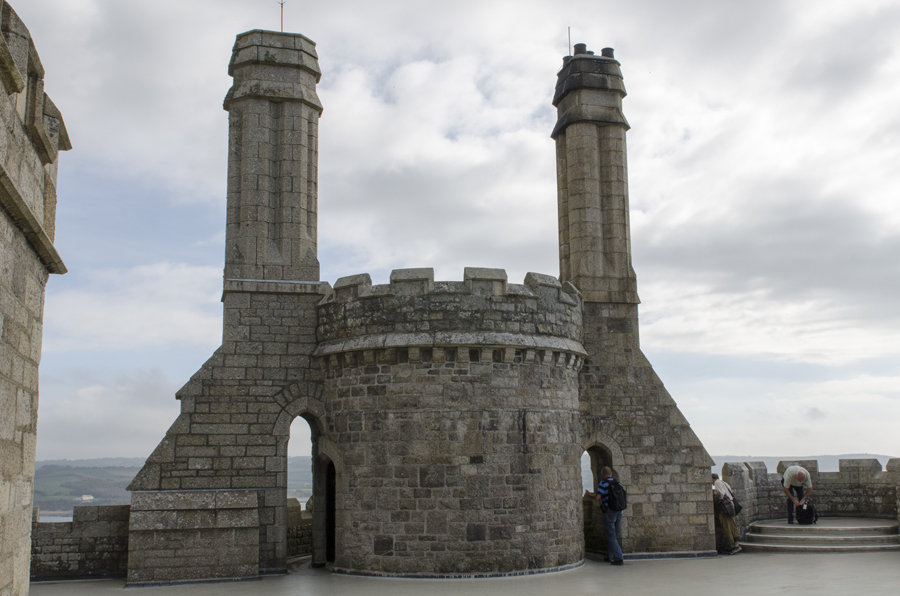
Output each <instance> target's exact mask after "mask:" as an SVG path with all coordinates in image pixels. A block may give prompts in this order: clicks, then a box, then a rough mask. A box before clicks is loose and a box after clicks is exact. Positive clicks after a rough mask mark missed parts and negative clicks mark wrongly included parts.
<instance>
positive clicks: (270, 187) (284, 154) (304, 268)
mask: <svg viewBox="0 0 900 596" xmlns="http://www.w3.org/2000/svg"><path fill="white" fill-rule="evenodd" d="M261 36H262V33H253V34H250V35H243V36H240V37H239V38H238V40H237V42H236V44H235V47H234V52H233V54H232V57H231V64H230V65H229V67H228V74H229V75H231V76H232V77H234V85H233V86H232V88H231V90H230V91H229V92H228V95H227V96H226V98H225V109H226V110H228V122H229V138H228V149H229V150H228V212H227V213H228V215H227V223H226V227H225V279H264V280H296V281H319V260H318V258H317V256H316V254H317V251H316V214H317V212H318V188H317V183H316V176H317V165H318V150H319V149H318V137H319V116H320V115H321V113H322V104H321V103H319V97H318V95H316V84H317V83H318V82H319V78H320V77H321V73H320V71H319V64H318V60H317V58H316V54H315V47H314V45H313V44H312V43H311V42H309V41H307V42H306V43H301V44H300V45H299V47H294V43H293V38H292V37H291V36H283V38H280V39H279V40H275V38H272V39H273V41H271V43H270V45H262V43H261V41H260V40H261ZM299 39H305V38H299Z"/></svg>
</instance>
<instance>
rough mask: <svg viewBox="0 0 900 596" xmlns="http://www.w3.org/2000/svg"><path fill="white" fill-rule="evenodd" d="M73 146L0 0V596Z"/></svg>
mask: <svg viewBox="0 0 900 596" xmlns="http://www.w3.org/2000/svg"><path fill="white" fill-rule="evenodd" d="M71 148H72V146H71V145H70V143H69V136H68V133H67V132H66V126H65V124H64V123H63V118H62V115H61V114H60V112H59V110H58V109H57V108H56V106H55V105H54V104H53V102H52V101H50V98H49V97H48V96H47V94H46V93H44V67H43V65H42V64H41V60H40V58H39V57H38V53H37V50H36V49H35V46H34V42H33V41H32V39H31V34H30V33H29V32H28V28H27V27H26V26H25V24H24V23H23V22H22V20H21V19H19V17H18V15H17V14H16V12H15V11H14V10H13V9H12V7H11V6H10V5H9V3H7V2H2V1H0V321H2V322H3V323H2V333H0V362H3V365H2V366H0V594H4V595H6V594H9V595H11V596H25V595H26V594H28V578H29V573H28V571H29V561H30V559H31V521H32V493H33V492H34V457H35V445H36V442H37V435H36V433H37V418H38V415H37V414H38V366H39V365H40V362H41V335H42V332H43V331H42V330H43V323H42V321H43V318H44V290H45V288H46V286H47V281H48V279H49V274H51V273H56V274H62V273H65V272H66V266H65V265H64V264H63V261H62V259H61V258H60V256H59V253H58V252H57V251H56V248H55V247H54V245H53V243H54V236H55V230H56V175H57V169H58V165H59V154H60V152H61V151H67V150H69V149H71Z"/></svg>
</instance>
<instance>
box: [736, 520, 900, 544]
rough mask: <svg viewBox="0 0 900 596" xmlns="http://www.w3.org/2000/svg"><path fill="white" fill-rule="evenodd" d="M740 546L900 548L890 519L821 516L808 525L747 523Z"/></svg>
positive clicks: (899, 540) (784, 521)
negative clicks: (747, 527)
mask: <svg viewBox="0 0 900 596" xmlns="http://www.w3.org/2000/svg"><path fill="white" fill-rule="evenodd" d="M741 548H742V550H744V551H745V552H769V553H775V552H781V553H788V552H790V553H798V552H808V553H823V552H844V553H846V552H871V551H885V550H896V551H900V533H898V523H897V522H896V521H894V520H889V519H873V518H865V517H826V518H823V517H820V518H819V521H818V523H816V524H813V525H810V526H801V525H799V524H796V523H794V524H790V525H788V523H787V520H786V519H777V520H775V519H768V520H761V521H757V522H753V523H752V524H750V528H749V529H748V531H747V537H746V539H745V541H744V542H741Z"/></svg>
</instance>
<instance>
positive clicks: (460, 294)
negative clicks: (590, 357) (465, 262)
mask: <svg viewBox="0 0 900 596" xmlns="http://www.w3.org/2000/svg"><path fill="white" fill-rule="evenodd" d="M582 306H583V302H582V298H581V294H580V293H579V292H578V290H577V289H575V287H574V286H573V285H572V284H569V283H566V284H561V283H560V282H559V281H557V280H556V279H555V278H553V277H551V276H549V275H542V274H540V273H529V274H528V275H526V276H525V283H524V284H510V283H508V281H507V275H506V271H504V270H503V269H481V268H474V267H468V268H466V269H465V274H464V276H463V281H434V270H433V269H397V270H395V271H393V272H392V273H391V282H390V283H389V284H380V285H373V284H372V280H371V278H370V277H369V275H368V274H361V275H353V276H349V277H343V278H341V279H339V280H337V282H335V284H334V289H333V291H331V292H330V293H329V294H328V295H326V296H325V298H323V299H322V301H321V302H320V303H319V326H318V340H319V342H320V345H319V348H318V349H317V350H316V355H318V356H326V355H332V354H336V353H344V352H358V351H366V350H376V351H379V350H385V349H403V348H412V349H414V350H415V349H429V348H439V347H440V348H443V347H455V348H457V352H459V348H461V347H467V348H470V349H472V350H476V351H479V353H480V352H481V351H483V350H486V353H485V355H484V357H485V358H486V359H488V360H489V359H491V358H494V356H493V351H492V348H497V349H498V350H499V351H500V353H501V357H500V360H501V361H506V360H509V359H511V358H514V356H513V354H514V353H515V349H519V350H524V352H523V354H524V356H523V358H524V360H525V361H529V362H530V361H535V360H537V361H543V360H544V359H547V360H548V362H549V361H553V362H554V363H557V364H559V363H564V364H567V365H569V366H573V365H575V364H576V362H577V363H579V364H580V361H581V357H583V356H584V354H585V352H584V347H583V346H582V345H581V333H582V319H581V316H582ZM504 350H513V351H512V352H510V357H509V358H507V357H506V355H505V354H506V352H505V351H504ZM464 352H465V353H467V350H463V351H462V352H459V353H464ZM413 353H414V354H415V353H416V352H415V351H414V352H413ZM545 355H546V356H545ZM566 355H569V356H566ZM479 358H480V356H479Z"/></svg>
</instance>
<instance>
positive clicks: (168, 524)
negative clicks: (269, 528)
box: [127, 489, 284, 586]
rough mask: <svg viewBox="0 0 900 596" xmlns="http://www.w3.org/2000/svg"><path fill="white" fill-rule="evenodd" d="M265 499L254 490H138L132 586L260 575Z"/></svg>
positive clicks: (134, 496)
mask: <svg viewBox="0 0 900 596" xmlns="http://www.w3.org/2000/svg"><path fill="white" fill-rule="evenodd" d="M259 492H263V491H259ZM281 498H282V499H283V498H284V493H281ZM262 500H263V499H260V497H259V495H258V491H256V490H252V489H251V490H194V491H140V492H138V491H132V493H131V523H130V526H129V529H130V534H129V541H128V551H129V552H128V558H129V564H128V575H127V578H128V585H129V586H141V585H154V584H159V583H168V582H173V581H194V580H210V579H236V578H250V577H256V576H258V575H259V566H258V564H257V561H258V559H259V544H260V520H259V517H260V516H259V509H260V501H262ZM274 522H275V520H274V519H273V520H272V523H274Z"/></svg>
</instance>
